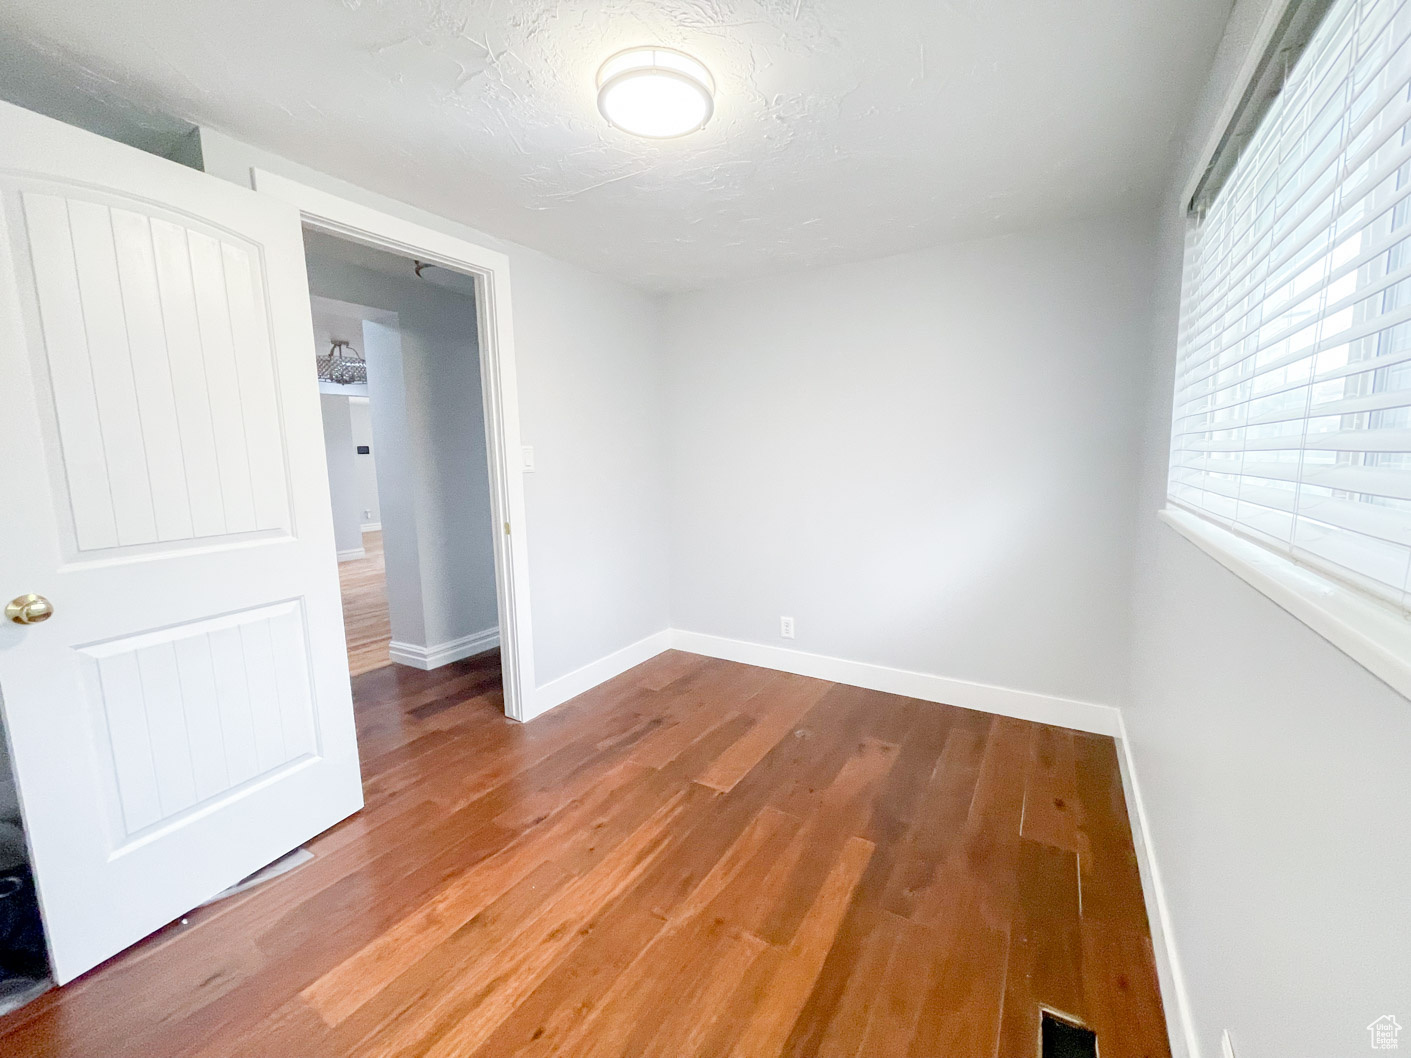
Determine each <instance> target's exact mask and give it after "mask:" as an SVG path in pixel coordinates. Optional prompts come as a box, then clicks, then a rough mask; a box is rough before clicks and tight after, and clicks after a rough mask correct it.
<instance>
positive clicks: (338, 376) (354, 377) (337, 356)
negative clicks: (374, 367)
mask: <svg viewBox="0 0 1411 1058" xmlns="http://www.w3.org/2000/svg"><path fill="white" fill-rule="evenodd" d="M318 378H319V381H320V382H335V383H337V384H338V385H340V386H356V385H360V384H366V382H367V361H366V360H364V359H363V357H362V354H361V353H359V352H358V351H357V350H356V349H354V348H353V347H352V346H351V345H349V344H348V343H347V342H345V341H343V339H341V338H334V339H333V347H332V348H331V349H329V350H328V355H327V356H320V357H319V358H318Z"/></svg>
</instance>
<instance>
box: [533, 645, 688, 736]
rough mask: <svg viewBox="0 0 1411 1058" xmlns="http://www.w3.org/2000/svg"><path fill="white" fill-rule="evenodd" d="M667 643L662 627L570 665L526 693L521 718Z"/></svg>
mask: <svg viewBox="0 0 1411 1058" xmlns="http://www.w3.org/2000/svg"><path fill="white" fill-rule="evenodd" d="M670 647H671V631H670V629H666V628H663V629H662V630H661V631H660V632H653V633H652V634H651V635H649V636H647V637H646V638H645V639H639V640H637V642H635V643H630V644H628V645H627V646H625V647H623V648H622V649H621V650H615V651H613V652H612V653H611V654H609V655H608V656H607V657H605V658H599V659H598V660H597V661H591V662H589V663H588V664H587V665H584V666H583V667H582V668H581V669H574V670H573V671H572V672H570V673H568V674H567V675H564V676H560V677H559V678H558V679H556V680H550V681H549V682H548V683H545V684H541V685H540V686H539V687H537V688H535V690H534V694H533V695H532V696H530V700H529V702H528V705H529V708H528V709H527V710H526V715H525V717H524V719H525V720H532V719H533V718H534V717H536V716H539V715H541V714H543V713H546V712H548V711H549V710H550V709H552V708H553V707H554V706H556V705H560V704H562V703H563V702H566V701H568V700H569V699H570V698H576V697H577V696H578V695H580V694H582V693H583V692H584V691H590V690H592V689H593V688H594V687H596V686H597V685H598V684H600V683H606V682H607V681H608V680H610V679H612V678H613V677H614V676H618V675H620V674H622V673H624V672H626V671H627V670H628V669H630V668H632V667H633V666H634V665H640V664H642V662H644V661H646V660H647V659H648V658H654V657H656V656H657V655H658V654H660V653H661V652H662V651H663V650H668V649H670Z"/></svg>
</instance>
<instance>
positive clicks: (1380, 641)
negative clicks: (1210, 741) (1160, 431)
mask: <svg viewBox="0 0 1411 1058" xmlns="http://www.w3.org/2000/svg"><path fill="white" fill-rule="evenodd" d="M1300 6H1301V5H1300V0H1288V2H1287V3H1285V4H1282V5H1279V4H1275V5H1272V7H1271V10H1269V11H1268V12H1266V16H1265V21H1264V23H1263V25H1262V26H1261V27H1260V30H1259V32H1258V33H1257V34H1256V37H1255V40H1254V42H1253V46H1252V47H1251V48H1250V49H1249V52H1248V53H1247V56H1246V59H1245V62H1244V65H1243V68H1242V69H1241V71H1240V75H1239V76H1238V77H1237V78H1236V80H1235V81H1234V83H1233V87H1232V89H1231V91H1230V93H1229V95H1228V96H1227V98H1226V102H1225V106H1224V108H1223V110H1222V112H1221V114H1220V118H1219V120H1218V121H1217V122H1215V125H1214V132H1213V134H1212V136H1211V138H1210V139H1209V140H1208V141H1207V143H1206V146H1205V149H1204V151H1203V152H1202V153H1201V154H1200V155H1199V156H1198V159H1199V161H1198V164H1197V166H1196V167H1195V170H1194V172H1193V173H1192V174H1191V176H1190V179H1189V181H1188V182H1187V184H1186V187H1185V191H1184V194H1183V195H1182V196H1181V198H1180V200H1179V201H1180V208H1181V211H1182V213H1183V214H1184V215H1185V217H1186V219H1187V223H1189V218H1190V216H1191V215H1192V213H1194V212H1195V211H1196V209H1197V207H1198V206H1199V205H1201V204H1202V202H1208V201H1210V200H1211V199H1212V195H1211V194H1209V193H1207V192H1206V190H1205V189H1206V188H1207V186H1208V184H1209V181H1210V179H1211V174H1212V173H1219V172H1220V171H1221V170H1222V169H1223V170H1224V173H1225V175H1228V172H1229V170H1230V169H1232V168H1233V164H1234V163H1233V162H1232V161H1231V160H1230V159H1229V158H1228V157H1222V155H1224V154H1225V152H1229V151H1234V152H1238V151H1239V150H1240V149H1242V147H1243V145H1244V143H1246V142H1247V141H1248V139H1249V137H1250V135H1251V133H1252V130H1253V128H1255V127H1257V125H1258V123H1259V121H1260V120H1261V119H1262V117H1263V114H1264V113H1265V112H1266V111H1267V109H1268V107H1269V105H1270V103H1271V102H1272V99H1273V98H1274V95H1276V94H1277V93H1276V92H1275V93H1273V94H1271V93H1270V91H1269V70H1270V67H1271V64H1274V65H1277V64H1279V63H1284V62H1287V63H1292V62H1293V61H1296V58H1297V50H1298V49H1301V48H1302V47H1303V46H1305V45H1306V44H1307V42H1308V40H1309V38H1310V37H1311V36H1312V35H1313V33H1314V32H1315V30H1316V28H1317V22H1316V21H1315V22H1314V23H1313V24H1312V25H1311V26H1310V24H1309V22H1308V19H1307V12H1308V11H1309V10H1311V9H1312V8H1314V7H1320V8H1321V9H1322V10H1321V12H1320V13H1319V18H1318V21H1321V16H1322V14H1325V13H1326V12H1327V10H1329V9H1331V8H1332V6H1333V3H1332V0H1327V2H1321V0H1320V2H1318V3H1313V4H1309V3H1307V2H1306V0H1305V3H1304V4H1303V5H1302V6H1303V12H1304V14H1303V17H1302V18H1301V19H1300V18H1296V17H1291V14H1292V13H1293V12H1295V11H1296V10H1297V9H1299V8H1300ZM1186 278H1187V276H1186V262H1185V258H1184V254H1183V262H1182V268H1181V284H1182V287H1184V284H1185V281H1186ZM1176 367H1177V364H1176V363H1175V362H1173V364H1172V379H1171V383H1172V387H1173V398H1174V391H1175V387H1176V384H1177V382H1178V381H1179V379H1178V377H1177V376H1178V372H1177V370H1176ZM1173 405H1174V400H1173ZM1172 414H1173V416H1174V407H1173V409H1172ZM1168 425H1169V426H1171V427H1174V420H1173V421H1171V422H1170V423H1168ZM1168 436H1169V430H1168ZM1171 471H1172V468H1171V465H1170V463H1169V462H1168V463H1167V464H1166V487H1167V489H1168V492H1167V495H1166V496H1165V497H1164V504H1165V506H1164V508H1163V509H1162V510H1161V511H1160V512H1159V513H1158V517H1159V518H1160V520H1161V522H1162V523H1163V524H1165V525H1166V526H1167V527H1168V528H1170V529H1171V530H1172V531H1174V532H1176V533H1177V534H1179V535H1180V536H1182V537H1184V538H1185V539H1186V540H1188V541H1189V542H1190V543H1192V544H1194V545H1195V546H1196V547H1197V548H1199V549H1200V550H1201V551H1203V552H1205V553H1206V554H1207V555H1209V556H1210V557H1211V558H1213V559H1215V560H1216V561H1217V562H1218V563H1219V564H1220V565H1222V566H1223V567H1224V568H1225V569H1227V570H1229V571H1230V572H1231V573H1234V574H1235V575H1236V576H1238V577H1239V578H1240V579H1241V580H1243V581H1244V582H1245V583H1246V584H1248V585H1250V586H1251V587H1253V588H1254V589H1255V590H1257V591H1259V592H1260V593H1261V594H1263V595H1264V596H1265V597H1267V598H1268V599H1270V600H1271V601H1272V602H1274V603H1275V604H1277V605H1278V606H1280V607H1281V608H1282V609H1284V610H1285V611H1286V612H1288V613H1289V614H1290V615H1291V616H1293V617H1294V618H1296V619H1297V620H1299V621H1300V622H1302V623H1303V624H1304V625H1306V626H1308V627H1309V628H1310V629H1311V630H1312V631H1314V632H1316V633H1317V634H1318V635H1320V636H1322V637H1323V638H1324V639H1326V640H1328V642H1330V643H1331V644H1333V645H1334V646H1336V647H1337V648H1338V649H1340V650H1342V651H1343V652H1344V653H1346V654H1347V655H1348V656H1349V657H1351V658H1352V659H1353V660H1354V661H1356V662H1358V663H1359V664H1361V665H1362V666H1363V667H1364V668H1366V669H1368V670H1369V671H1370V672H1371V673H1373V674H1374V675H1375V676H1377V677H1378V678H1380V679H1381V680H1383V681H1384V682H1386V683H1387V684H1388V685H1390V686H1391V687H1392V688H1393V689H1395V690H1396V691H1398V692H1399V693H1400V694H1402V695H1404V696H1407V697H1411V614H1408V612H1407V611H1405V610H1403V609H1402V608H1400V607H1398V606H1396V605H1395V604H1393V603H1391V602H1390V601H1387V600H1386V599H1384V598H1382V597H1379V596H1377V595H1375V594H1373V593H1372V592H1370V591H1367V590H1365V589H1363V588H1361V587H1359V586H1357V585H1355V584H1354V583H1351V582H1348V581H1343V580H1341V579H1339V578H1338V577H1337V576H1336V575H1335V574H1333V573H1331V572H1325V571H1323V570H1321V569H1319V568H1315V567H1313V566H1310V565H1307V564H1304V563H1302V562H1300V561H1299V560H1298V558H1296V557H1295V556H1294V555H1292V554H1289V553H1285V552H1283V551H1280V550H1276V549H1275V548H1274V547H1273V546H1271V545H1268V544H1265V543H1263V542H1260V541H1258V540H1256V539H1255V538H1254V537H1252V536H1246V535H1244V534H1242V533H1240V532H1239V531H1238V530H1237V529H1233V528H1227V527H1226V526H1224V525H1222V524H1221V523H1220V522H1219V521H1217V520H1215V518H1213V517H1211V516H1210V515H1209V514H1207V513H1206V512H1203V511H1199V510H1196V509H1194V508H1190V507H1187V506H1185V505H1183V504H1182V503H1181V502H1180V501H1179V500H1178V499H1173V498H1172V497H1171V496H1170V495H1169V489H1170V486H1171Z"/></svg>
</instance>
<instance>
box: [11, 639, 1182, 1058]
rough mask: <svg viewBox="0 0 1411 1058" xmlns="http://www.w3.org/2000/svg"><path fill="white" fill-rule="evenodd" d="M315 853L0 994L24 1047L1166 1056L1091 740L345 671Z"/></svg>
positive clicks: (952, 716) (1107, 770) (912, 715)
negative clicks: (354, 780) (340, 807)
mask: <svg viewBox="0 0 1411 1058" xmlns="http://www.w3.org/2000/svg"><path fill="white" fill-rule="evenodd" d="M354 687H355V696H356V701H357V716H358V725H359V740H360V744H361V749H362V758H363V775H364V785H365V790H366V796H367V806H366V808H364V810H363V811H362V812H360V813H359V814H357V815H356V816H354V817H353V818H351V819H349V820H347V821H346V822H344V823H342V824H341V825H339V826H338V827H335V828H334V829H333V830H331V831H329V832H328V833H326V834H324V835H322V836H321V837H319V838H318V839H316V840H315V841H313V842H311V843H310V848H311V849H312V850H313V852H314V853H315V858H314V859H313V861H312V862H310V863H308V864H306V865H304V866H302V867H300V868H298V869H296V870H295V871H293V872H292V873H290V874H288V875H286V876H285V877H283V878H281V879H279V880H277V881H274V882H272V883H269V884H268V885H266V886H265V887H263V888H261V889H257V890H254V891H252V892H250V893H247V894H244V895H241V896H237V897H234V898H232V899H230V900H228V901H226V902H224V903H221V904H218V905H216V906H213V907H210V908H206V909H204V910H201V911H197V912H194V913H192V914H191V915H190V916H189V917H188V919H186V920H183V922H182V923H177V924H173V925H172V926H170V927H169V928H167V929H166V930H165V931H163V932H161V933H159V934H157V935H155V936H154V937H152V938H149V939H148V940H146V941H144V942H142V943H141V944H139V945H137V946H136V947H135V948H133V949H131V950H129V951H128V952H126V953H124V954H122V955H120V956H118V957H117V958H115V959H113V960H112V961H110V962H109V963H108V964H106V965H104V966H102V967H100V968H99V969H97V970H95V971H93V972H92V973H90V974H89V975H87V976H86V977H84V978H82V979H80V980H79V981H78V982H76V983H74V984H72V985H70V986H69V987H67V988H65V989H63V990H61V991H58V992H51V993H49V994H47V995H45V996H43V997H41V998H40V999H39V1000H37V1001H36V1002H35V1003H33V1004H31V1005H30V1006H29V1007H27V1008H25V1009H24V1010H22V1011H21V1012H19V1013H17V1014H15V1015H12V1016H10V1017H9V1018H8V1019H5V1020H0V1052H3V1053H6V1054H26V1055H58V1054H71V1055H96V1054H103V1055H120V1054H132V1055H177V1054H181V1055H188V1054H189V1055H208V1056H216V1055H255V1054H260V1055H266V1054H269V1055H274V1054H278V1055H296V1054H297V1055H364V1056H372V1055H391V1054H398V1055H403V1054H405V1055H410V1054H416V1055H427V1056H447V1058H449V1056H452V1055H454V1056H458V1058H464V1056H469V1055H483V1056H494V1058H508V1056H510V1055H549V1054H573V1055H605V1056H607V1055H661V1056H673V1058H674V1056H683V1055H698V1054H699V1055H707V1054H709V1055H726V1054H736V1055H741V1056H750V1058H761V1056H765V1055H776V1054H788V1055H798V1056H813V1055H833V1054H849V1055H868V1056H888V1058H890V1056H903V1055H914V1056H932V1058H934V1056H956V1058H978V1056H981V1055H990V1056H994V1055H1002V1056H1005V1058H1013V1056H1031V1055H1034V1054H1035V1053H1036V1051H1037V1048H1038V1039H1039V1018H1040V1008H1041V1007H1042V1008H1047V1009H1052V1010H1057V1011H1060V1012H1062V1013H1064V1014H1066V1015H1068V1016H1069V1017H1070V1018H1073V1019H1078V1020H1081V1021H1082V1022H1085V1023H1086V1024H1088V1025H1089V1026H1091V1027H1092V1028H1093V1029H1095V1030H1096V1032H1097V1034H1098V1046H1099V1048H1100V1051H1101V1054H1102V1055H1103V1056H1104V1058H1122V1056H1128V1055H1131V1056H1135V1055H1151V1056H1156V1055H1167V1054H1168V1053H1169V1052H1168V1050H1167V1044H1166V1034H1165V1027H1164V1022H1163V1016H1162V1009H1161V1003H1160V999H1159V997H1158V993H1157V985H1156V980H1155V970H1154V966H1153V959H1152V951H1151V942H1150V937H1149V933H1148V928H1147V921H1146V916H1145V912H1144V908H1143V903H1142V895H1141V890H1140V885H1139V882H1138V877H1137V866H1136V859H1135V855H1134V852H1133V849H1132V843H1131V837H1130V831H1129V829H1128V823H1127V816H1126V811H1125V808H1124V804H1123V798H1122V792H1121V782H1120V779H1119V776H1118V771H1117V759H1116V755H1115V752H1114V746H1113V743H1112V740H1111V739H1108V738H1101V737H1097V736H1092V735H1085V734H1078V733H1075V732H1072V731H1067V730H1062V729H1057V728H1051V727H1044V726H1041V725H1037V724H1030V723H1024V722H1021V721H1015V720H1008V719H1003V718H999V717H994V716H991V715H989V714H985V713H977V712H970V711H966V710H962V709H954V708H950V707H946V706H937V705H932V704H928V703H924V702H918V701H914V700H911V699H905V698H899V697H895V696H892V695H887V694H881V693H878V692H873V691H865V690H859V689H857V688H853V687H846V686H841V685H837V684H830V683H825V682H822V681H818V680H811V679H806V678H803V677H799V676H792V675H786V674H783V673H777V672H771V671H768V670H764V669H758V668H752V667H749V666H744V665H736V664H731V663H728V662H722V661H715V660H709V659H705V658H700V657H696V656H694V655H689V654H682V653H677V652H668V653H666V654H663V655H660V656H658V657H657V658H654V659H653V660H651V661H649V662H647V663H646V664H644V665H641V666H639V667H638V668H636V669H633V670H631V671H630V672H628V673H625V674H624V675H622V676H620V677H618V678H617V679H615V680H612V681H611V682H609V683H607V684H605V685H603V686H601V687H599V688H596V689H595V690H593V691H591V692H589V693H588V694H586V695H584V696H582V697H581V698H579V699H577V700H575V701H574V702H571V703H568V704H567V705H564V706H562V707H560V708H558V709H556V710H554V711H553V712H551V713H549V714H547V715H546V716H544V717H541V718H540V719H538V720H536V721H534V722H533V723H532V724H528V725H520V724H516V723H513V722H511V721H509V720H506V719H505V718H504V716H503V715H502V714H501V705H500V674H499V667H498V659H497V656H496V655H494V654H488V655H482V656H481V657H479V658H472V659H469V660H467V661H463V662H458V663H456V664H454V665H450V666H446V667H444V668H441V669H438V670H435V671H432V672H420V671H415V670H412V669H408V668H403V667H400V666H387V667H383V668H380V669H377V670H375V671H372V672H369V673H367V674H365V675H362V676H359V677H358V678H357V679H356V680H355V681H354Z"/></svg>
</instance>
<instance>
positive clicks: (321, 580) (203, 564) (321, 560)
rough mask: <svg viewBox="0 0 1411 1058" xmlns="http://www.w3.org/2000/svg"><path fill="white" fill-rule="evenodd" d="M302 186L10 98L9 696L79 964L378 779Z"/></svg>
mask: <svg viewBox="0 0 1411 1058" xmlns="http://www.w3.org/2000/svg"><path fill="white" fill-rule="evenodd" d="M312 356H313V331H312V325H311V323H310V319H309V300H308V288H307V280H306V277H305V274H304V257H303V244H302V240H301V235H300V227H299V217H298V214H297V212H296V211H295V210H294V209H292V208H291V207H289V206H287V205H283V204H281V203H278V202H275V201H272V200H268V199H266V198H264V197H262V196H260V195H257V194H256V193H255V192H252V191H247V190H244V189H242V188H237V187H235V186H233V185H229V184H226V183H223V182H221V181H219V180H216V179H215V178H214V177H210V176H206V175H205V174H202V173H198V172H195V171H192V170H189V169H185V168H183V167H181V166H178V165H176V164H174V163H171V162H166V161H163V160H162V159H159V158H154V157H151V156H149V155H145V154H142V153H141V152H139V151H135V150H132V149H130V148H127V147H123V146H121V145H119V144H116V143H112V142H110V141H107V140H104V139H101V138H99V137H97V136H93V135H90V134H88V133H85V132H81V131H79V130H77V129H73V128H70V127H68V126H65V125H61V124H59V123H57V122H53V121H50V120H48V119H46V118H42V117H38V116H36V115H34V114H31V113H29V112H27V111H24V110H20V109H18V108H16V107H12V106H9V105H8V104H0V393H2V394H3V398H4V399H3V404H0V408H3V415H4V420H5V421H4V429H3V434H2V435H3V441H0V445H3V451H0V505H3V509H4V519H3V522H0V605H3V604H4V602H5V601H7V600H9V599H11V598H12V597H17V596H21V595H24V594H26V593H31V592H32V593H36V594H38V595H41V596H44V597H45V598H47V599H48V600H49V601H50V603H52V606H53V614H52V616H51V617H49V619H48V620H45V621H43V622H42V623H29V624H20V623H16V622H14V621H11V620H4V621H0V697H3V707H4V716H5V723H6V726H7V727H8V729H9V736H10V744H11V750H12V754H13V757H14V763H15V771H16V778H17V780H18V786H19V792H20V802H21V807H22V809H23V812H24V817H25V826H26V829H27V832H28V835H29V842H30V849H31V853H32V855H33V859H34V869H35V876H36V882H37V888H38V891H39V897H40V903H41V907H42V910H43V914H44V924H45V929H46V931H47V934H48V938H49V946H50V953H51V957H52V961H53V965H54V970H55V973H56V975H57V977H58V979H59V981H60V982H63V981H67V980H70V979H72V978H73V977H75V976H77V975H78V974H80V973H82V972H84V971H85V970H87V969H89V968H90V967H92V966H94V965H96V964H97V963H99V962H101V961H102V960H104V959H106V958H108V957H109V956H110V955H113V954H114V953H115V952H118V951H120V950H122V949H123V948H125V947H127V946H128V945H129V944H131V943H133V942H134V941H136V940H138V939H139V938H141V937H143V936H145V935H146V934H148V933H150V932H152V931H153V930H155V929H157V928H159V927H161V926H162V925H164V924H165V923H167V922H169V921H171V920H172V919H173V918H176V917H178V916H180V915H181V914H183V913H184V912H186V911H188V910H189V909H191V908H192V907H194V906H196V905H197V904H199V903H200V902H201V901H203V900H205V899H206V898H207V897H210V896H211V895H213V894H214V893H216V892H219V891H220V890H221V889H223V888H224V887H226V886H228V885H230V884H231V883H233V882H235V881H236V880H238V879H240V878H241V877H243V876H245V875H247V874H249V873H251V872H252V871H254V870H256V869H258V868H259V867H261V866H263V865H264V864H266V863H268V862H269V861H271V860H273V859H276V858H277V857H279V856H280V855H282V854H283V853H285V852H287V851H289V850H290V849H292V848H294V847H296V846H297V845H299V844H300V843H301V842H303V841H305V840H307V839H308V838H310V837H312V836H313V835H315V834H317V833H319V832H320V831H322V830H325V829H327V828H328V827H329V826H331V825H332V824H334V823H336V822H337V821H338V820H340V819H342V818H344V817H345V816H347V815H349V814H350V813H352V812H355V811H356V810H357V809H358V808H359V807H361V805H362V786H361V782H360V780H359V774H358V758H357V745H356V741H355V736H354V730H353V715H352V699H351V696H350V694H349V683H348V669H347V661H346V655H345V653H344V645H343V622H342V612H341V609H340V605H339V595H338V576H337V569H336V565H335V558H334V547H333V525H332V519H331V515H330V510H329V502H328V480H327V477H326V476H325V469H324V455H323V435H322V428H321V425H320V420H319V404H318V387H317V382H316V379H315V373H314V366H313V359H312Z"/></svg>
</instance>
